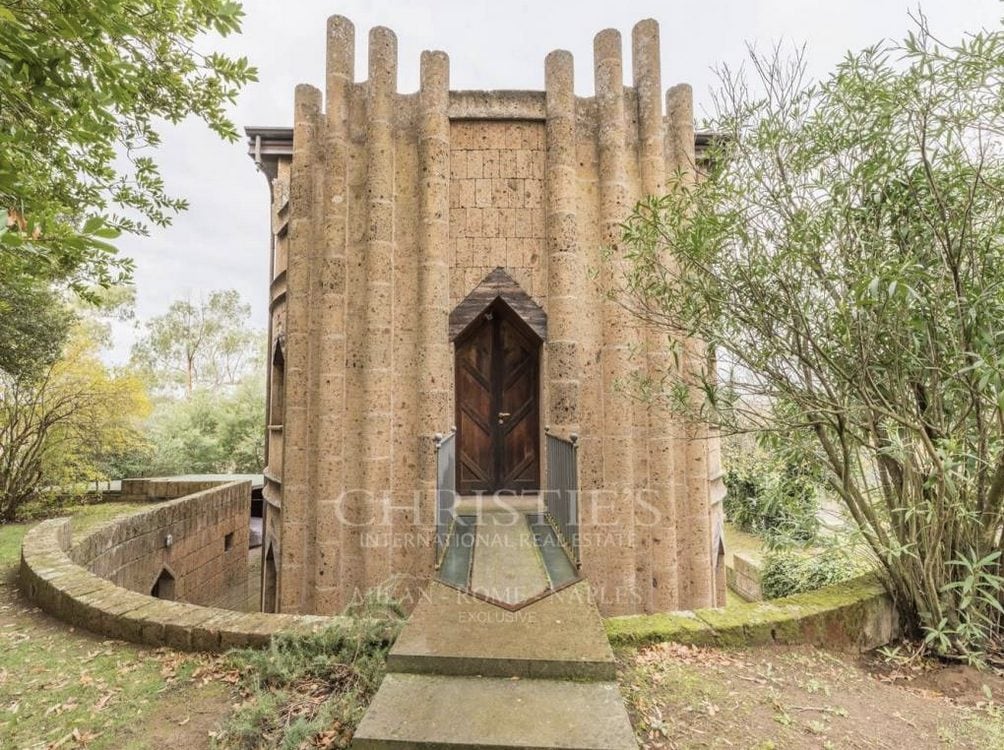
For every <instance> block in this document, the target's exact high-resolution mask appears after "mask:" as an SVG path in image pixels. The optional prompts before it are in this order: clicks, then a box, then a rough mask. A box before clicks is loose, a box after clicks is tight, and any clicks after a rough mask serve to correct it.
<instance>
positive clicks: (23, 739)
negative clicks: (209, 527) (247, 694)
mask: <svg viewBox="0 0 1004 750" xmlns="http://www.w3.org/2000/svg"><path fill="white" fill-rule="evenodd" d="M136 507H142V506H141V505H140V504H126V503H108V504H103V505H91V506H82V507H79V508H73V509H70V510H69V511H68V513H69V514H71V515H72V516H73V530H74V534H75V535H79V534H82V533H85V532H86V531H87V530H88V529H89V528H92V527H93V526H94V525H95V524H98V523H101V522H102V521H105V520H108V519H109V518H113V517H114V516H117V515H119V514H121V513H123V512H126V511H129V510H132V509H134V508H136ZM30 526H31V524H10V525H0V746H2V747H3V748H18V750H21V749H22V748H24V749H28V748H43V749H44V748H77V747H87V748H92V749H94V750H99V749H100V748H109V749H112V748H115V749H118V748H135V749H136V750H140V749H142V748H151V750H152V749H153V748H161V747H165V746H169V745H171V746H177V747H185V748H190V749H192V750H194V748H199V747H207V746H208V743H209V734H208V733H209V731H211V729H212V728H213V727H215V725H216V723H217V722H218V721H219V720H220V719H221V718H222V716H223V715H225V714H226V713H227V711H228V710H229V691H228V689H227V687H226V686H225V685H222V684H221V683H219V682H212V681H206V682H205V684H203V681H201V680H192V679H190V677H191V676H192V674H193V672H194V671H195V670H196V669H198V668H199V666H200V664H201V663H203V662H205V661H206V658H205V657H189V656H182V655H179V654H176V653H175V652H172V651H168V650H164V649H158V650H153V649H149V648H143V647H140V646H134V645H132V644H127V643H123V642H121V641H113V640H106V639H103V638H101V637H100V636H95V635H93V634H90V633H87V632H83V631H80V630H75V629H73V628H70V627H68V626H66V625H65V624H63V623H61V622H59V621H57V620H55V619H53V618H51V617H49V616H48V615H45V614H44V613H42V612H41V611H40V610H38V609H37V608H35V607H34V606H33V605H31V604H30V603H29V602H28V601H26V600H25V599H24V598H23V597H22V596H21V594H20V592H19V591H18V588H17V568H18V564H19V560H20V549H21V539H22V537H23V536H24V534H25V532H26V531H27V529H28V528H29V527H30ZM186 736H187V739H186Z"/></svg>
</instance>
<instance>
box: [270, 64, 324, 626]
mask: <svg viewBox="0 0 1004 750" xmlns="http://www.w3.org/2000/svg"><path fill="white" fill-rule="evenodd" d="M293 101H294V104H293V160H292V164H291V166H290V186H289V190H290V195H289V213H290V220H289V270H288V272H287V284H288V287H287V288H288V299H289V302H288V304H287V308H286V310H287V312H286V316H287V317H286V331H287V333H286V346H287V356H286V366H285V377H286V389H287V392H289V393H297V394H302V398H301V399H300V400H298V401H297V402H296V403H291V404H289V406H288V407H287V408H286V413H285V423H284V429H283V438H284V440H283V462H282V464H283V483H282V510H281V513H282V534H281V539H280V548H279V557H280V566H281V568H280V569H281V581H280V585H279V611H280V612H294V613H295V612H301V611H303V610H304V608H305V607H306V608H309V606H310V602H309V601H308V600H309V596H308V592H309V591H310V581H311V579H312V576H311V575H310V574H311V573H312V571H311V569H310V561H309V555H310V553H311V550H312V547H313V544H312V541H313V537H312V535H311V527H312V521H313V504H312V503H311V502H310V497H311V492H310V487H311V471H310V461H309V459H308V454H309V448H310V440H311V438H310V435H311V431H310V426H311V425H310V421H309V420H310V418H311V412H312V405H313V404H312V391H313V388H312V381H313V378H312V373H311V358H310V345H311V342H310V339H311V308H312V298H313V292H314V290H313V278H312V274H311V266H312V265H313V264H312V260H313V257H314V254H315V249H316V236H315V228H316V221H315V212H316V208H317V206H316V205H315V204H316V196H315V194H314V170H315V164H316V163H317V157H318V152H319V148H318V146H319V144H318V138H319V133H318V131H319V129H320V127H321V125H320V119H321V92H320V91H319V90H317V89H316V88H314V87H313V86H307V85H303V84H301V85H299V86H297V87H296V93H295V95H294V100H293Z"/></svg>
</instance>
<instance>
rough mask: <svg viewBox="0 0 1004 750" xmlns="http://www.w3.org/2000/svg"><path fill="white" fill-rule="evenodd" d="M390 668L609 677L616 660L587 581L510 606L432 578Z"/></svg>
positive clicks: (394, 650)
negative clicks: (485, 600)
mask: <svg viewBox="0 0 1004 750" xmlns="http://www.w3.org/2000/svg"><path fill="white" fill-rule="evenodd" d="M387 668H388V670H389V671H391V672H411V673H417V674H440V675H473V676H478V675H480V676H484V677H525V678H550V679H574V680H612V679H614V677H615V676H616V663H615V661H614V655H613V651H612V650H611V649H610V643H609V642H608V640H607V637H606V633H605V632H604V630H603V624H602V622H601V620H600V616H599V613H598V612H597V610H596V606H595V605H594V603H593V601H592V598H591V595H590V592H589V585H588V584H587V583H585V582H581V583H577V584H575V585H573V586H569V587H568V588H566V589H563V590H561V591H558V592H556V593H554V594H552V595H551V596H548V597H546V598H544V599H541V600H539V601H536V602H534V603H533V604H529V605H527V606H526V607H523V608H522V609H519V610H517V611H515V612H511V611H508V610H506V609H503V608H501V607H497V606H495V605H493V604H489V603H487V602H484V601H482V600H480V599H477V598H475V597H473V596H470V595H468V594H465V593H463V592H461V591H457V590H456V589H453V588H450V587H449V586H444V585H443V584H441V583H437V582H433V583H432V584H430V585H429V587H428V588H427V589H426V591H425V594H424V596H423V597H422V599H421V600H420V601H419V603H418V604H417V606H416V607H415V609H414V611H413V612H412V615H411V617H410V618H409V620H408V623H407V625H405V627H404V630H403V631H402V632H401V634H400V635H399V636H398V638H397V641H396V642H395V644H394V646H393V648H392V649H391V651H390V654H389V656H388V659H387Z"/></svg>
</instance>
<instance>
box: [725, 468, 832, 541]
mask: <svg viewBox="0 0 1004 750" xmlns="http://www.w3.org/2000/svg"><path fill="white" fill-rule="evenodd" d="M725 487H726V489H727V490H728V492H727V494H726V496H725V515H726V517H727V518H728V519H729V520H730V521H731V522H732V523H734V524H735V525H736V526H737V527H738V528H740V529H741V530H743V531H746V532H749V533H751V534H756V535H758V536H761V537H763V538H764V539H766V540H767V541H772V542H779V543H780V542H798V543H805V542H810V541H812V540H813V539H814V538H815V536H816V532H817V530H818V529H819V519H818V518H817V517H816V513H817V511H818V510H819V502H818V500H817V498H816V488H815V486H814V483H813V482H812V480H811V478H810V477H808V476H806V475H805V473H803V472H802V471H800V470H799V468H798V467H796V466H792V465H782V466H780V467H777V468H775V467H770V468H767V469H763V468H759V467H754V466H751V465H748V466H741V467H738V468H734V469H731V470H730V471H729V472H728V473H727V474H726V475H725Z"/></svg>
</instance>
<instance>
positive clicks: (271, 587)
mask: <svg viewBox="0 0 1004 750" xmlns="http://www.w3.org/2000/svg"><path fill="white" fill-rule="evenodd" d="M277 578H278V576H277V572H276V568H275V554H274V553H273V552H272V545H271V544H270V545H269V546H268V552H267V553H266V554H265V564H264V566H262V583H261V611H262V612H275V611H276V610H277V609H278V607H277V606H276V605H277V602H276V594H277V593H278V591H277V586H276V581H277Z"/></svg>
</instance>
